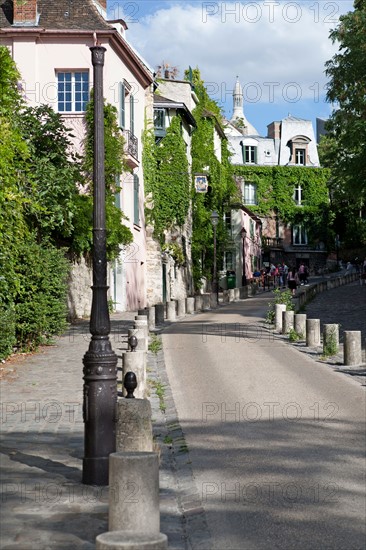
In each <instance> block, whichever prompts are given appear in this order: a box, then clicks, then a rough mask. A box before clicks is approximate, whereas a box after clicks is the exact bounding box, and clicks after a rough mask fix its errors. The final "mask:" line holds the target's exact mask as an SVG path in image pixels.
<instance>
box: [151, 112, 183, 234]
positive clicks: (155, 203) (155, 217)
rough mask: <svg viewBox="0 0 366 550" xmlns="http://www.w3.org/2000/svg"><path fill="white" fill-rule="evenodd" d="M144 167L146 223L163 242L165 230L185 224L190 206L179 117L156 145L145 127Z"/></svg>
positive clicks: (175, 117) (175, 118) (173, 120)
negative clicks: (151, 226)
mask: <svg viewBox="0 0 366 550" xmlns="http://www.w3.org/2000/svg"><path fill="white" fill-rule="evenodd" d="M143 168H144V175H145V190H146V193H147V203H148V204H147V209H146V220H147V222H148V223H150V224H151V225H153V227H154V235H155V237H156V238H157V239H158V240H159V242H160V243H163V242H164V239H165V232H166V231H167V230H169V229H172V228H173V227H176V226H178V227H182V226H183V225H184V223H185V221H186V218H187V215H188V209H189V203H190V181H189V166H188V159H187V154H186V144H185V142H184V139H183V136H182V119H181V117H180V116H179V115H177V116H174V117H172V119H171V122H170V126H169V128H168V129H167V131H166V135H165V137H164V138H163V139H162V140H161V141H160V142H159V143H158V144H156V143H155V139H154V134H153V131H152V130H151V129H149V128H148V127H146V129H145V132H144V136H143Z"/></svg>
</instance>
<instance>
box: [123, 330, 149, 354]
mask: <svg viewBox="0 0 366 550" xmlns="http://www.w3.org/2000/svg"><path fill="white" fill-rule="evenodd" d="M130 336H136V338H137V347H136V351H145V352H146V351H147V348H148V345H149V342H148V339H147V337H146V331H145V330H140V329H138V328H129V329H128V338H129V337H130Z"/></svg>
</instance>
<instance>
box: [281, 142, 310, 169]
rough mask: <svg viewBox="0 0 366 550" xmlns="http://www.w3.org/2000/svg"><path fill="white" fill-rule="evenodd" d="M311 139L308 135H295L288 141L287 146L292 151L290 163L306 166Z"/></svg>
mask: <svg viewBox="0 0 366 550" xmlns="http://www.w3.org/2000/svg"><path fill="white" fill-rule="evenodd" d="M310 141H311V140H310V139H309V138H308V137H306V136H295V137H293V138H292V139H291V140H290V141H289V142H288V143H287V147H289V148H290V152H291V156H290V164H296V165H297V166H306V164H307V159H308V146H309V143H310Z"/></svg>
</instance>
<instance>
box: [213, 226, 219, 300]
mask: <svg viewBox="0 0 366 550" xmlns="http://www.w3.org/2000/svg"><path fill="white" fill-rule="evenodd" d="M213 229H214V277H213V278H214V285H215V287H214V291H215V293H216V299H217V304H218V303H219V285H218V284H217V257H216V254H217V252H216V248H217V246H216V225H214V228H213Z"/></svg>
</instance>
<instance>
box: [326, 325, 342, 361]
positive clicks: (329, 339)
mask: <svg viewBox="0 0 366 550" xmlns="http://www.w3.org/2000/svg"><path fill="white" fill-rule="evenodd" d="M338 350H339V325H338V324H327V325H324V326H323V353H324V355H336V354H337V353H338Z"/></svg>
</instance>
